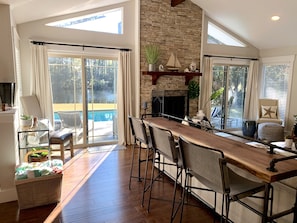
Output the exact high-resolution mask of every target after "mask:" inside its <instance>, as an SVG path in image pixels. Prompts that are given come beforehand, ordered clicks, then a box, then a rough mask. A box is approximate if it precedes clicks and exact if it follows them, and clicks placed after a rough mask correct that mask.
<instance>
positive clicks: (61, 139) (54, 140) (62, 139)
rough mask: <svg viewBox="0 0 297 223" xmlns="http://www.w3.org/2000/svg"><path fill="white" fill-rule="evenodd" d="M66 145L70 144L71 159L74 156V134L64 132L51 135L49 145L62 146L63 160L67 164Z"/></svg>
mask: <svg viewBox="0 0 297 223" xmlns="http://www.w3.org/2000/svg"><path fill="white" fill-rule="evenodd" d="M66 143H68V144H69V147H70V156H71V158H72V157H73V156H74V151H73V134H72V132H64V131H57V132H53V133H51V134H50V139H49V144H50V145H60V148H59V150H60V154H61V160H62V161H63V163H65V154H64V152H65V145H66ZM51 150H52V151H55V150H57V149H53V148H52V149H51Z"/></svg>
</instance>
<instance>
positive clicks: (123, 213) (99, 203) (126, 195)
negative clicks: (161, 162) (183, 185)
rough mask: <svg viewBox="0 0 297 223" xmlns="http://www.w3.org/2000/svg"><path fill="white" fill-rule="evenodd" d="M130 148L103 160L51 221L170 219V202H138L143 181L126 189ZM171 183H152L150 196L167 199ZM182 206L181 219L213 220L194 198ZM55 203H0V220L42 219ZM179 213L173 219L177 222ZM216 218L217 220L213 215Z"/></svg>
mask: <svg viewBox="0 0 297 223" xmlns="http://www.w3.org/2000/svg"><path fill="white" fill-rule="evenodd" d="M130 160H131V149H130V148H128V149H124V150H116V151H113V152H111V153H110V155H109V156H108V157H107V158H106V159H105V160H104V162H103V163H102V164H101V165H100V166H99V167H98V168H97V169H96V170H95V172H94V173H93V174H92V175H91V177H90V178H89V179H88V180H87V181H86V182H85V183H84V184H83V185H82V187H81V188H80V189H79V190H78V191H77V193H76V194H75V195H74V197H72V199H71V200H70V201H69V202H68V203H67V204H66V205H65V206H63V209H62V211H61V212H60V213H59V214H58V215H57V217H56V218H55V220H53V221H52V222H54V223H76V222H77V223H78V222H79V223H82V222H84V223H85V222H90V223H93V222H94V223H100V222H105V223H109V222H112V223H114V222H117V223H121V222H123V223H126V222H133V223H154V222H170V211H171V203H170V202H168V201H160V200H152V203H151V210H150V212H149V213H147V211H146V207H147V200H146V202H145V207H142V206H141V192H142V189H143V183H142V182H138V181H137V179H132V187H131V190H129V189H128V183H129V170H130ZM172 191H173V183H172V181H171V180H169V179H168V178H167V177H164V180H162V181H159V182H157V183H156V184H155V186H154V190H153V194H154V197H162V198H165V199H171V195H172ZM189 202H190V203H191V204H195V205H198V207H197V206H195V207H194V206H192V205H186V206H185V209H184V215H183V222H184V223H187V222H188V223H190V222H191V223H192V222H203V223H208V222H213V216H212V213H211V211H210V210H209V209H207V208H206V207H205V206H204V205H203V204H201V203H200V202H197V201H196V200H194V199H190V201H189ZM55 206H56V205H48V206H43V207H37V208H31V209H25V210H19V209H18V204H17V202H9V203H4V204H0V222H3V223H4V222H5V223H10V222H11V223H13V222H30V223H35V222H36V223H39V222H44V221H45V219H46V218H47V216H48V215H49V214H50V213H51V212H52V211H53V209H54V208H55ZM179 216H180V215H179V214H178V215H177V217H176V219H175V221H174V222H179ZM216 222H219V220H218V219H217V220H216Z"/></svg>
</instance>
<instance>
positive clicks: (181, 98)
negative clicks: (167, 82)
mask: <svg viewBox="0 0 297 223" xmlns="http://www.w3.org/2000/svg"><path fill="white" fill-rule="evenodd" d="M152 113H153V114H156V115H157V114H159V113H164V114H167V115H172V116H175V117H178V118H184V117H185V115H189V100H188V91H187V90H162V91H157V90H153V91H152Z"/></svg>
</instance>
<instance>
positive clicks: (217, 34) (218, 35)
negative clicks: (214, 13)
mask: <svg viewBox="0 0 297 223" xmlns="http://www.w3.org/2000/svg"><path fill="white" fill-rule="evenodd" d="M207 43H208V44H219V45H227V46H237V47H246V45H245V44H244V43H242V42H241V41H239V40H238V39H236V38H235V37H233V36H232V35H230V34H229V33H227V32H225V31H224V30H222V29H220V28H219V27H217V26H216V25H214V24H213V23H211V22H208V38H207Z"/></svg>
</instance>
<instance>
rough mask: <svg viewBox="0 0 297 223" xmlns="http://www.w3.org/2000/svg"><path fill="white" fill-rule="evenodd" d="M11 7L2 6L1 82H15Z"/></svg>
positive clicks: (0, 41) (0, 21) (0, 37)
mask: <svg viewBox="0 0 297 223" xmlns="http://www.w3.org/2000/svg"><path fill="white" fill-rule="evenodd" d="M12 23H13V20H12V19H11V16H10V7H9V5H3V4H0V27H1V32H0V49H1V53H0V82H1V81H2V82H15V81H16V80H15V71H14V48H13V35H12V26H13V24H12Z"/></svg>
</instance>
